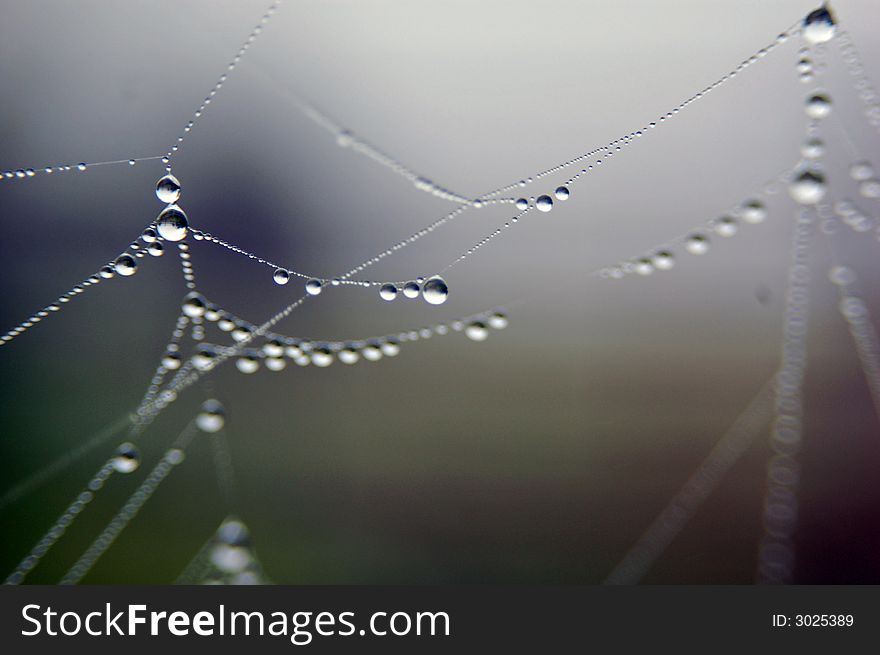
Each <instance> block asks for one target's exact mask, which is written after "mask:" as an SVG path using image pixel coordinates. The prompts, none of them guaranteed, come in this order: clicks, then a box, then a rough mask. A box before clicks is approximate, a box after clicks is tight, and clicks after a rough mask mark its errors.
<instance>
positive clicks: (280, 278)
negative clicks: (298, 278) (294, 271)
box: [272, 268, 290, 285]
mask: <svg viewBox="0 0 880 655" xmlns="http://www.w3.org/2000/svg"><path fill="white" fill-rule="evenodd" d="M272 279H273V280H274V281H275V284H280V285H285V284H287V283H288V282H289V281H290V271H287V270H285V269H283V268H279V269H278V270H276V271H275V272H274V273H273V274H272Z"/></svg>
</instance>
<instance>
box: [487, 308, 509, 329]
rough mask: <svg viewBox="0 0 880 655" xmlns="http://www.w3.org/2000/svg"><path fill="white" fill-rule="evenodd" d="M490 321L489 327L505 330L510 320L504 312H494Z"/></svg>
mask: <svg viewBox="0 0 880 655" xmlns="http://www.w3.org/2000/svg"><path fill="white" fill-rule="evenodd" d="M487 322H488V323H489V327H490V328H492V329H493V330H503V329H504V328H506V327H507V326H508V325H509V324H510V321H509V320H508V319H507V314H505V313H504V312H494V313H493V314H492V315H491V316H489V319H488V321H487Z"/></svg>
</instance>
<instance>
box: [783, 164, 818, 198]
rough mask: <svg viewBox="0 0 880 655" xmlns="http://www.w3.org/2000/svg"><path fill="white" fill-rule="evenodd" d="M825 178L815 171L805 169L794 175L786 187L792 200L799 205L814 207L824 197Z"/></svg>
mask: <svg viewBox="0 0 880 655" xmlns="http://www.w3.org/2000/svg"><path fill="white" fill-rule="evenodd" d="M825 190H826V183H825V176H824V175H823V174H822V173H821V172H819V171H816V170H811V169H806V170H802V171H800V172H799V173H797V174H795V176H794V178H793V179H792V181H791V184H789V185H788V192H789V194H790V195H791V197H792V199H793V200H794V201H795V202H797V203H800V204H801V205H815V204H816V203H817V202H819V201H820V200H822V198H823V197H824V196H825Z"/></svg>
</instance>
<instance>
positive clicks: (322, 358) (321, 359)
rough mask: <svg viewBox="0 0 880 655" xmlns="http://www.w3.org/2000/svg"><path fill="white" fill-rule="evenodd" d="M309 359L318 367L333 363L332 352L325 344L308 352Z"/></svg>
mask: <svg viewBox="0 0 880 655" xmlns="http://www.w3.org/2000/svg"><path fill="white" fill-rule="evenodd" d="M310 359H311V360H312V364H314V365H315V366H317V367H318V368H326V367H328V366H330V364H332V363H333V353H332V352H331V351H330V349H329V348H327V347H326V346H322V347H320V348H315V349H314V350H313V351H312V352H311V353H310Z"/></svg>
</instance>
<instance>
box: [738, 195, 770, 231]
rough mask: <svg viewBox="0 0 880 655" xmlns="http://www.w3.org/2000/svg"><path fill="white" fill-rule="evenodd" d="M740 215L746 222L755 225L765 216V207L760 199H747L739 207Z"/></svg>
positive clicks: (762, 220) (761, 221)
mask: <svg viewBox="0 0 880 655" xmlns="http://www.w3.org/2000/svg"><path fill="white" fill-rule="evenodd" d="M740 216H742V219H743V220H744V221H745V222H746V223H751V224H752V225H757V224H758V223H763V222H764V220H765V219H766V218H767V208H766V207H764V203H762V202H761V201H760V200H747V201H746V202H744V203H743V205H742V208H741V209H740Z"/></svg>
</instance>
